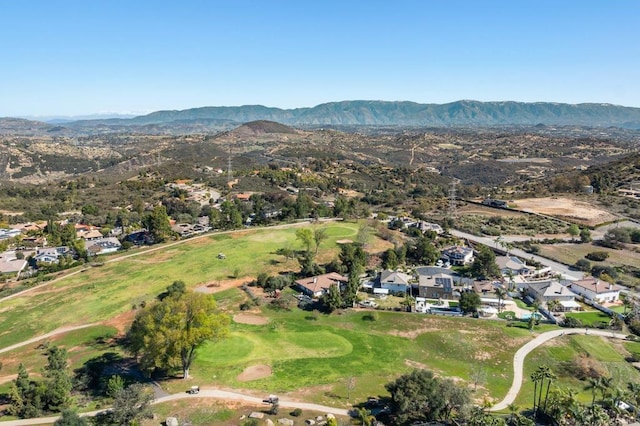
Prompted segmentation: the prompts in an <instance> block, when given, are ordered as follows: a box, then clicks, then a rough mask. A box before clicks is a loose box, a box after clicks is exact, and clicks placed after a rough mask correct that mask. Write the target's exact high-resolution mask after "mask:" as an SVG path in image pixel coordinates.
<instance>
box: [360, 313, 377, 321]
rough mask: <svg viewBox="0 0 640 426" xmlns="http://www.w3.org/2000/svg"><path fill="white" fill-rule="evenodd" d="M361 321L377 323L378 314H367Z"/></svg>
mask: <svg viewBox="0 0 640 426" xmlns="http://www.w3.org/2000/svg"><path fill="white" fill-rule="evenodd" d="M362 320H363V321H372V322H373V321H378V313H377V312H368V313H366V314H364V315H363V316H362Z"/></svg>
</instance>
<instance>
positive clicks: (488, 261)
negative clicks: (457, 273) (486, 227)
mask: <svg viewBox="0 0 640 426" xmlns="http://www.w3.org/2000/svg"><path fill="white" fill-rule="evenodd" d="M471 274H472V275H473V276H475V277H481V278H499V277H500V275H501V273H500V268H499V267H498V264H497V263H496V255H495V253H494V252H493V250H491V249H490V248H489V247H487V246H480V248H479V249H478V254H477V255H476V258H475V259H474V261H473V263H472V264H471Z"/></svg>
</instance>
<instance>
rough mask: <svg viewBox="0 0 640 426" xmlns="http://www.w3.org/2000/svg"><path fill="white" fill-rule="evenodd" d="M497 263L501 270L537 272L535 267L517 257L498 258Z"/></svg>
mask: <svg viewBox="0 0 640 426" xmlns="http://www.w3.org/2000/svg"><path fill="white" fill-rule="evenodd" d="M496 263H497V264H498V267H499V268H500V269H511V270H513V271H517V270H520V269H529V270H535V269H536V268H535V267H533V266H529V265H527V264H526V263H525V262H523V261H522V260H521V259H520V258H518V257H515V256H496Z"/></svg>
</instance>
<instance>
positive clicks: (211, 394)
mask: <svg viewBox="0 0 640 426" xmlns="http://www.w3.org/2000/svg"><path fill="white" fill-rule="evenodd" d="M188 398H190V399H195V398H215V399H223V400H225V401H241V402H246V403H249V404H252V405H264V403H263V402H262V399H261V398H257V397H255V396H251V395H244V394H241V393H237V392H229V391H223V390H218V389H200V393H199V394H197V395H190V394H188V393H186V392H182V393H176V394H173V395H169V396H165V397H162V398H158V399H156V400H154V401H153V402H152V404H160V403H163V402H168V401H176V400H178V399H188ZM279 404H280V407H284V408H299V409H301V410H314V411H320V412H323V413H331V414H335V415H338V416H348V415H349V410H345V409H342V408H335V407H327V406H324V405H318V404H310V403H306V402H296V401H287V400H282V399H281V400H280V401H279ZM264 406H265V407H266V405H264ZM103 411H105V410H97V411H89V412H86V413H81V416H83V417H88V416H95V415H96V414H98V413H101V412H103ZM57 419H58V416H52V417H38V418H35V419H23V420H9V421H6V422H3V421H0V425H2V426H26V425H43V424H45V425H46V424H51V423H53V422H55V421H56V420H57Z"/></svg>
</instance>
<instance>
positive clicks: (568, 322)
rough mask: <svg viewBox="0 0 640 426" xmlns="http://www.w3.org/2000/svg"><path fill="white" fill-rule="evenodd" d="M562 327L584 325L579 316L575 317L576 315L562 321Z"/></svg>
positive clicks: (579, 326)
mask: <svg viewBox="0 0 640 426" xmlns="http://www.w3.org/2000/svg"><path fill="white" fill-rule="evenodd" d="M560 326H561V327H567V328H581V327H583V325H582V321H580V320H579V319H578V318H574V317H566V318H565V319H564V320H562V322H561V323H560Z"/></svg>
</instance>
